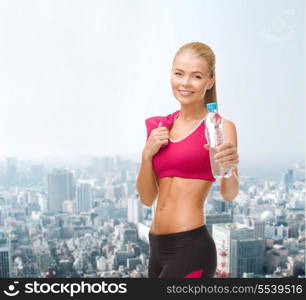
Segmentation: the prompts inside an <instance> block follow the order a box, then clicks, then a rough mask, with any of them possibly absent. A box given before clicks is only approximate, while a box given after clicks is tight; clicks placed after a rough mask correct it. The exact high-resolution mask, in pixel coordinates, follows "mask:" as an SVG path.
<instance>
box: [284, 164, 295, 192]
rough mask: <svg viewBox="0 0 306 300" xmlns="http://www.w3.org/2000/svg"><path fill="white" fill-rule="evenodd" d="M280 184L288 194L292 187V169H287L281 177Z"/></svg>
mask: <svg viewBox="0 0 306 300" xmlns="http://www.w3.org/2000/svg"><path fill="white" fill-rule="evenodd" d="M282 184H283V187H284V189H285V192H286V193H288V192H289V190H290V189H292V187H293V169H288V170H287V171H286V172H285V173H283V175H282Z"/></svg>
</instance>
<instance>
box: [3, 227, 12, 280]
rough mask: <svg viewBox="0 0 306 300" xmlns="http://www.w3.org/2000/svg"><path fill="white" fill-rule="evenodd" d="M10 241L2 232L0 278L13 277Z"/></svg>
mask: <svg viewBox="0 0 306 300" xmlns="http://www.w3.org/2000/svg"><path fill="white" fill-rule="evenodd" d="M11 264H12V262H11V249H10V241H9V239H8V237H7V236H6V235H5V233H4V232H0V278H4V277H11V275H12V274H11V272H12V265H11Z"/></svg>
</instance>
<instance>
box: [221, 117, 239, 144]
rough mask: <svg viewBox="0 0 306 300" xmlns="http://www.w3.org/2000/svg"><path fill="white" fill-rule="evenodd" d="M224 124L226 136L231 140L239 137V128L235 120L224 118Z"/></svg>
mask: <svg viewBox="0 0 306 300" xmlns="http://www.w3.org/2000/svg"><path fill="white" fill-rule="evenodd" d="M223 125H224V134H225V136H226V137H228V138H229V139H230V140H233V139H234V140H235V139H237V130H236V125H235V123H234V122H233V121H230V120H227V119H223Z"/></svg>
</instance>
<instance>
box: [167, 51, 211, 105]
mask: <svg viewBox="0 0 306 300" xmlns="http://www.w3.org/2000/svg"><path fill="white" fill-rule="evenodd" d="M213 84H214V78H211V77H210V75H209V68H208V64H207V62H206V60H205V59H204V58H201V57H196V56H194V55H192V54H191V53H182V54H180V55H178V56H177V57H176V59H175V61H174V64H173V67H172V70H171V87H172V92H173V95H174V96H175V98H176V99H178V100H179V101H180V103H181V104H189V103H196V102H203V99H204V96H205V93H206V90H207V89H210V88H211V87H212V86H213Z"/></svg>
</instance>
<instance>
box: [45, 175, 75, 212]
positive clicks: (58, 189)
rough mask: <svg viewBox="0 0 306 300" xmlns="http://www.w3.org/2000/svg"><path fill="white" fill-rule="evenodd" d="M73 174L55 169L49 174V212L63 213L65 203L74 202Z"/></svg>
mask: <svg viewBox="0 0 306 300" xmlns="http://www.w3.org/2000/svg"><path fill="white" fill-rule="evenodd" d="M72 180H73V179H72V173H70V172H68V171H67V170H63V169H54V170H53V171H52V172H51V173H49V174H48V212H61V211H63V202H64V201H65V200H73V183H72Z"/></svg>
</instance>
